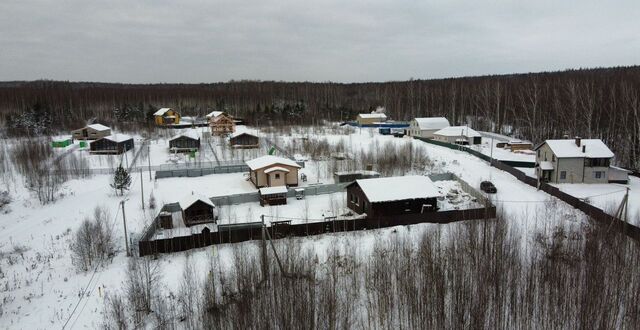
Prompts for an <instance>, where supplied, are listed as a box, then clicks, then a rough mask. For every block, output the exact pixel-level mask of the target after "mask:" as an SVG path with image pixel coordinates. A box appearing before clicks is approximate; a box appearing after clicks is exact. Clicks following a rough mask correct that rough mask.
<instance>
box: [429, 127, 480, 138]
mask: <svg viewBox="0 0 640 330" xmlns="http://www.w3.org/2000/svg"><path fill="white" fill-rule="evenodd" d="M433 134H434V135H441V136H464V137H468V138H470V137H481V136H482V135H481V134H480V133H478V132H477V131H476V130H474V129H473V128H470V127H468V126H449V127H445V128H443V129H441V130H439V131H436V132H435V133H433Z"/></svg>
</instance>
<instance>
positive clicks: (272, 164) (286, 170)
mask: <svg viewBox="0 0 640 330" xmlns="http://www.w3.org/2000/svg"><path fill="white" fill-rule="evenodd" d="M247 166H248V167H249V179H250V180H251V182H252V183H253V184H254V185H255V186H256V188H262V187H277V186H297V185H298V170H299V169H300V165H298V164H297V163H296V162H294V161H293V160H291V159H288V158H283V157H278V156H271V155H267V156H262V157H258V158H256V159H252V160H249V161H247Z"/></svg>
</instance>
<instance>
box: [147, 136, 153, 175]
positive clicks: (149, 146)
mask: <svg viewBox="0 0 640 330" xmlns="http://www.w3.org/2000/svg"><path fill="white" fill-rule="evenodd" d="M147 160H148V161H149V181H151V180H153V179H152V178H151V145H150V144H149V141H147Z"/></svg>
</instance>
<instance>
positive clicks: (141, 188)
mask: <svg viewBox="0 0 640 330" xmlns="http://www.w3.org/2000/svg"><path fill="white" fill-rule="evenodd" d="M142 181H143V180H142V167H140V197H141V198H142V209H143V210H144V183H142Z"/></svg>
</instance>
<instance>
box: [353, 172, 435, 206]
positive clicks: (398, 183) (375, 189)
mask: <svg viewBox="0 0 640 330" xmlns="http://www.w3.org/2000/svg"><path fill="white" fill-rule="evenodd" d="M356 183H357V184H358V186H360V188H361V189H362V191H363V192H364V194H365V195H366V196H367V199H369V202H371V203H379V202H389V201H399V200H405V199H418V198H431V197H438V196H440V192H439V191H438V188H437V187H436V186H435V185H434V184H433V181H431V179H429V178H428V177H426V176H421V175H407V176H394V177H388V178H375V179H362V180H356Z"/></svg>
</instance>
